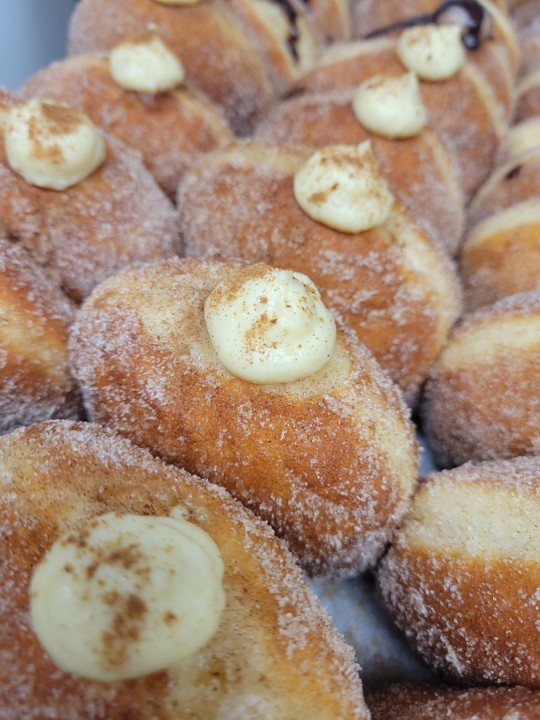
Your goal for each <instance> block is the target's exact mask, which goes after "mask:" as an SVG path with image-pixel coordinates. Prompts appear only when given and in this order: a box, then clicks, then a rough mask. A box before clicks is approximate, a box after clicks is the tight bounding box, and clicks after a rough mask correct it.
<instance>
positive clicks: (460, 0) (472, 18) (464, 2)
mask: <svg viewBox="0 0 540 720" xmlns="http://www.w3.org/2000/svg"><path fill="white" fill-rule="evenodd" d="M454 8H457V9H461V10H463V11H464V12H465V15H466V18H465V28H464V33H463V35H462V38H461V40H462V42H463V44H464V45H465V47H466V48H467V50H477V49H478V48H479V47H480V42H481V39H482V31H483V26H484V20H485V19H486V16H487V15H488V13H487V12H486V10H485V9H484V8H483V7H482V5H480V3H479V2H477V1H476V0H445V2H442V3H441V4H440V5H439V6H438V8H437V9H436V10H435V11H434V12H432V13H426V14H424V15H416V16H414V17H411V18H404V19H403V20H397V21H396V22H394V23H391V24H390V25H385V26H384V27H381V28H378V29H377V30H373V31H372V32H370V33H368V34H367V35H365V36H364V40H371V39H373V38H377V37H381V36H382V35H387V34H389V33H391V32H394V31H396V30H404V29H405V28H408V27H414V26H415V25H436V24H438V22H439V20H440V19H441V18H442V17H443V16H444V14H445V13H446V12H448V11H451V10H452V9H454Z"/></svg>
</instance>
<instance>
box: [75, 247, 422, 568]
mask: <svg viewBox="0 0 540 720" xmlns="http://www.w3.org/2000/svg"><path fill="white" fill-rule="evenodd" d="M239 267H240V266H239V264H238V263H224V262H221V261H218V260H216V259H209V260H206V261H203V260H177V261H170V262H167V263H161V264H159V265H155V266H146V267H141V268H139V269H133V270H132V271H128V272H124V273H122V274H121V275H118V276H117V277H116V278H115V279H112V280H111V281H108V282H107V283H104V284H103V285H102V286H101V287H100V288H99V289H98V290H96V292H95V293H94V294H93V296H92V297H91V298H90V299H89V300H88V301H87V303H86V304H85V306H84V308H83V309H82V310H81V312H80V314H79V317H78V322H77V324H76V326H75V327H74V332H73V335H72V339H71V350H72V362H73V368H74V372H75V374H76V376H77V378H78V379H79V381H80V383H81V385H82V387H83V394H84V397H85V401H86V406H87V409H88V411H89V413H90V416H91V417H92V419H94V420H96V421H98V422H100V423H102V424H106V425H108V426H110V427H113V428H115V429H116V430H118V431H119V432H120V433H121V434H123V435H125V436H127V437H130V438H131V439H133V440H134V441H135V442H136V443H137V444H139V445H142V446H144V447H148V448H149V449H151V450H152V452H153V453H155V454H157V455H159V456H161V457H163V458H165V459H167V460H168V461H170V462H173V463H175V464H178V465H180V466H182V467H185V468H186V469H188V470H189V471H191V472H195V473H197V474H198V475H201V476H203V477H206V478H208V479H210V480H211V481H212V482H216V483H218V484H221V485H224V486H225V487H226V488H227V489H228V490H229V491H230V492H231V493H232V494H233V495H234V496H235V497H238V498H239V499H240V500H242V502H244V503H245V504H247V505H248V506H249V507H251V508H252V509H254V510H255V512H256V513H257V514H259V515H260V516H262V517H263V518H265V519H266V520H268V521H269V522H270V524H271V525H272V526H273V527H274V529H275V530H276V532H277V533H278V534H279V535H281V536H283V537H284V538H286V540H287V542H288V543H289V545H290V546H291V548H292V549H293V551H294V552H295V553H296V554H297V555H298V556H299V557H300V558H301V561H302V563H303V564H304V566H305V567H306V568H308V569H309V571H310V572H311V573H313V574H319V575H339V574H341V575H350V574H355V573H357V572H358V571H359V570H360V569H362V568H365V567H367V566H369V565H371V564H372V563H373V562H374V560H375V559H376V557H377V556H378V555H379V553H380V552H381V551H382V549H383V547H384V544H385V542H386V541H387V540H388V537H389V534H390V532H391V530H392V528H393V526H394V525H395V524H396V522H398V520H399V518H400V517H401V515H402V514H403V512H404V511H405V509H406V506H407V501H408V497H409V495H410V493H411V492H412V489H413V486H414V483H415V481H416V450H415V442H414V438H413V436H412V434H411V425H410V424H409V422H408V418H407V413H406V412H405V410H404V406H403V405H402V402H401V398H400V396H399V393H398V392H397V390H396V388H394V386H393V385H392V384H391V383H390V382H389V381H388V379H387V378H386V377H385V376H384V375H383V374H382V373H381V371H380V369H379V368H378V366H377V365H376V363H375V362H374V360H373V359H372V358H371V356H370V355H369V354H368V353H367V352H366V351H365V349H363V348H362V347H360V346H359V345H357V344H356V343H355V342H354V341H353V340H352V339H349V340H345V338H342V339H341V340H340V341H339V343H338V346H337V349H336V351H335V352H334V355H333V356H332V359H331V360H330V361H329V363H328V364H327V365H326V366H325V367H324V368H322V369H321V370H319V371H318V372H317V373H315V374H314V375H312V376H310V377H308V378H305V379H304V380H298V381H296V382H292V383H285V384H281V385H256V384H253V383H250V382H247V381H244V380H240V379H238V378H235V377H234V376H232V375H231V374H230V373H228V372H227V371H226V370H225V368H224V367H223V366H222V365H221V363H220V362H219V360H218V359H217V356H216V354H215V351H214V350H213V348H212V347H211V345H210V340H209V337H208V333H207V330H206V326H205V323H204V316H203V305H204V301H205V299H206V297H207V296H208V294H209V293H210V292H211V290H212V289H213V288H214V287H215V286H216V285H217V283H218V282H219V281H220V280H221V279H222V278H224V277H226V276H228V275H230V274H231V273H232V272H235V271H237V270H238V268H239ZM96 346H97V347H99V351H97V352H96Z"/></svg>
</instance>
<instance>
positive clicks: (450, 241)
mask: <svg viewBox="0 0 540 720" xmlns="http://www.w3.org/2000/svg"><path fill="white" fill-rule="evenodd" d="M403 78H404V83H405V84H407V83H408V82H409V80H410V78H409V77H408V76H405V75H404V76H403ZM413 82H414V81H413ZM356 92H357V91H356V89H354V90H344V91H339V92H336V93H324V94H318V93H314V94H307V95H300V96H294V97H292V98H290V99H289V100H286V101H284V102H281V103H278V104H276V105H274V107H273V108H272V109H271V110H270V111H269V113H268V114H267V115H266V117H265V118H264V119H263V120H262V121H261V123H260V124H259V126H258V128H257V131H256V134H255V136H256V138H257V140H260V141H261V142H267V143H272V144H276V145H287V146H298V145H299V146H305V147H308V148H312V149H316V148H321V147H324V146H326V145H334V144H344V145H358V144H359V143H361V142H364V141H366V140H369V141H370V142H371V146H372V149H373V153H374V155H375V157H376V159H377V162H378V164H379V167H380V169H381V172H382V174H383V175H384V177H385V178H386V180H387V182H388V185H389V186H390V188H391V189H392V191H393V192H394V193H395V195H396V197H397V198H398V199H399V200H400V201H401V202H402V203H403V205H404V206H405V207H406V209H407V211H408V212H409V214H410V215H411V217H413V218H414V219H415V220H416V221H417V222H418V223H420V224H421V225H422V227H423V228H424V229H425V231H426V232H427V233H428V235H429V236H430V237H431V238H432V239H433V240H434V241H435V242H437V243H438V244H439V245H440V246H441V247H443V248H444V249H446V251H447V252H449V253H450V254H451V255H453V254H454V253H455V251H456V249H457V247H458V246H459V243H460V241H461V237H462V234H463V229H464V224H465V218H464V194H463V191H462V189H461V186H460V183H459V177H458V173H457V169H456V167H455V165H454V162H453V159H452V157H451V155H450V153H449V152H448V149H447V147H446V146H445V145H444V143H443V142H442V141H441V139H440V138H439V136H438V135H437V133H436V132H434V131H433V130H431V129H429V128H428V127H425V120H424V123H422V122H420V123H418V124H414V121H413V124H411V125H410V126H407V127H406V129H405V130H404V131H403V132H404V136H403V137H392V134H391V131H389V132H390V137H388V136H386V132H381V130H380V129H379V128H380V126H381V125H382V124H383V123H384V119H383V118H380V117H375V118H374V120H373V121H372V123H370V124H369V126H368V127H366V125H365V124H363V123H362V119H361V117H359V114H358V112H357V111H356V109H355V106H354V101H355V98H356ZM389 92H390V93H392V92H393V93H395V95H398V94H399V90H398V89H396V87H395V86H394V88H393V90H389ZM408 92H409V91H408V89H406V88H403V93H404V94H407V93H408ZM410 92H411V93H414V90H412V88H411V90H410ZM408 100H409V98H405V97H404V98H403V105H404V106H405V107H404V108H402V114H401V118H403V117H404V116H405V115H406V114H407V113H408V110H409V104H410V103H414V102H415V101H416V103H418V104H419V105H420V104H421V99H420V98H419V97H417V98H414V99H412V98H411V99H410V100H409V102H408ZM413 112H414V111H413ZM393 120H394V121H395V120H397V118H396V117H395V116H394V117H393ZM426 120H427V118H426ZM391 124H392V122H391V121H390V125H391ZM385 131H386V127H385ZM398 135H399V132H398Z"/></svg>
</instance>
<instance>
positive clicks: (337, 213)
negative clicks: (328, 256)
mask: <svg viewBox="0 0 540 720" xmlns="http://www.w3.org/2000/svg"><path fill="white" fill-rule="evenodd" d="M294 195H295V197H296V201H297V202H298V204H299V205H300V207H301V208H302V210H303V211H304V212H305V213H306V215H308V216H309V217H310V218H311V219H312V220H316V221H317V222H319V223H322V224H323V225H326V226H328V227H331V228H334V229H335V230H340V231H341V232H346V233H358V232H362V231H364V230H369V229H370V228H373V227H376V226H377V225H380V224H381V223H383V222H384V221H385V220H386V219H387V218H388V216H389V215H390V210H391V208H392V203H393V196H392V193H391V192H390V190H389V188H388V185H387V184H386V181H385V180H384V178H383V177H382V176H381V175H380V174H379V170H378V168H377V164H376V161H375V158H374V156H373V152H372V150H371V143H370V142H369V140H368V141H366V142H363V143H361V144H360V145H358V146H354V145H330V146H327V147H324V148H322V149H321V150H318V151H317V152H315V153H314V154H313V155H312V156H311V157H310V158H309V159H308V160H307V162H306V163H305V164H304V165H303V166H302V167H301V168H300V169H299V170H298V172H297V173H296V175H295V178H294Z"/></svg>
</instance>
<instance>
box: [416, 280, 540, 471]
mask: <svg viewBox="0 0 540 720" xmlns="http://www.w3.org/2000/svg"><path fill="white" fill-rule="evenodd" d="M420 410H421V416H422V421H423V427H424V430H425V433H426V439H427V441H428V443H429V445H430V447H431V449H432V450H433V452H434V455H435V458H436V461H437V462H438V463H439V465H440V466H441V467H451V466H452V465H460V464H461V463H464V462H466V461H467V460H494V459H496V458H511V457H516V456H518V455H538V454H539V451H540V426H539V424H538V417H539V412H540V293H539V292H530V293H522V294H519V295H511V296H509V297H506V298H503V299H502V300H499V301H498V302H496V303H494V304H493V305H488V306H486V307H484V308H481V309H480V310H476V311H475V312H472V313H468V314H466V315H464V316H463V317H462V319H461V321H460V322H459V323H458V324H457V325H456V326H455V328H454V330H453V331H452V333H451V335H450V338H449V340H448V343H447V344H446V346H445V347H444V348H443V350H442V351H441V354H440V355H439V358H438V359H437V362H436V363H435V365H434V366H433V369H432V371H431V374H430V377H429V379H428V381H427V382H426V385H425V394H424V399H423V402H422V404H421V407H420Z"/></svg>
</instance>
